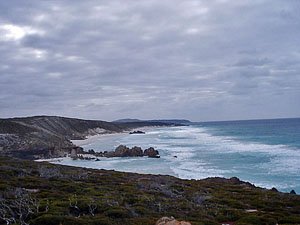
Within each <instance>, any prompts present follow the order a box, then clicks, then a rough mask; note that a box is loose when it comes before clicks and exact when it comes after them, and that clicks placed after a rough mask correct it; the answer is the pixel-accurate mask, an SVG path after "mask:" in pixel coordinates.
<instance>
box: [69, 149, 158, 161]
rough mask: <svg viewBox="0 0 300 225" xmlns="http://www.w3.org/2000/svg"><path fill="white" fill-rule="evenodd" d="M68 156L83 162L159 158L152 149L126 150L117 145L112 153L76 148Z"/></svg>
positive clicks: (156, 152)
mask: <svg viewBox="0 0 300 225" xmlns="http://www.w3.org/2000/svg"><path fill="white" fill-rule="evenodd" d="M69 156H70V157H71V158H72V159H74V160H76V159H85V160H94V159H95V160H97V157H106V158H113V157H144V156H146V157H149V158H160V155H159V152H158V151H157V150H155V149H154V148H153V147H150V148H147V149H145V150H143V149H142V148H141V147H137V146H134V147H132V148H128V147H127V146H125V145H119V146H118V147H117V148H116V149H115V150H114V151H104V152H95V151H94V150H93V149H90V150H88V151H84V150H83V148H81V147H77V148H73V149H72V150H71V152H70V154H69Z"/></svg>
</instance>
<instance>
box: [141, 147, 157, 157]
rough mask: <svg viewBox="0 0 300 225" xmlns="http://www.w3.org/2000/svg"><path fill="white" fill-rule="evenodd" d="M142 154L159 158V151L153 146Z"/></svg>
mask: <svg viewBox="0 0 300 225" xmlns="http://www.w3.org/2000/svg"><path fill="white" fill-rule="evenodd" d="M144 156H148V157H150V158H160V156H159V152H158V151H157V150H155V149H154V148H152V147H150V148H147V149H146V150H145V151H144Z"/></svg>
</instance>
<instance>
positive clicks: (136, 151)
mask: <svg viewBox="0 0 300 225" xmlns="http://www.w3.org/2000/svg"><path fill="white" fill-rule="evenodd" d="M105 156H107V157H138V156H144V154H143V150H142V149H141V148H140V147H137V146H134V147H133V148H131V149H130V148H128V147H127V146H125V145H119V146H118V147H117V148H116V150H115V151H114V152H108V153H106V154H105Z"/></svg>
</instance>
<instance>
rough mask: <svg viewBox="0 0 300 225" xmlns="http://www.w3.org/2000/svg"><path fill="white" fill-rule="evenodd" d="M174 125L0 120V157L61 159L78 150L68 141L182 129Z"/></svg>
mask: <svg viewBox="0 0 300 225" xmlns="http://www.w3.org/2000/svg"><path fill="white" fill-rule="evenodd" d="M175 122H176V121H175ZM175 122H174V121H169V122H168V121H162V122H160V121H135V122H122V123H120V122H118V123H117V122H116V123H114V122H106V121H99V120H82V119H75V118H65V117H58V116H33V117H24V118H11V119H0V156H1V155H2V156H8V157H16V158H22V159H31V160H36V159H48V158H57V157H64V156H66V155H68V154H71V152H72V150H73V149H77V148H78V146H76V145H75V144H73V143H72V141H71V140H84V139H85V138H86V137H88V136H93V135H102V134H114V133H122V132H125V131H126V132H129V131H131V133H132V134H143V133H144V132H143V131H139V130H137V131H136V130H134V129H136V128H140V127H151V126H182V124H179V123H175ZM104 155H105V154H104Z"/></svg>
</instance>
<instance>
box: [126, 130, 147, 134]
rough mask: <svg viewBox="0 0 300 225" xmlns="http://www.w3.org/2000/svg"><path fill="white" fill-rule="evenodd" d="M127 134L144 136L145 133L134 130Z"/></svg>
mask: <svg viewBox="0 0 300 225" xmlns="http://www.w3.org/2000/svg"><path fill="white" fill-rule="evenodd" d="M129 134H145V132H144V131H140V130H135V131H132V132H130V133H129Z"/></svg>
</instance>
